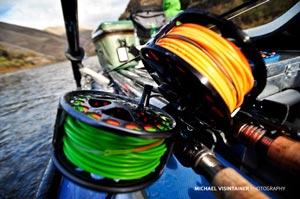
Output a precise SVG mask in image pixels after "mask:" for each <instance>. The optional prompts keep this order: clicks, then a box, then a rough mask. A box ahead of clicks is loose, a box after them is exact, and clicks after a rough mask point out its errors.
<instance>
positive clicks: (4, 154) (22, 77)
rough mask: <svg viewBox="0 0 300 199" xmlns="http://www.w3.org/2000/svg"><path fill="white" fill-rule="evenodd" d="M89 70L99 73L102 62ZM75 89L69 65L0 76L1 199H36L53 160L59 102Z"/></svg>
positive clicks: (91, 61)
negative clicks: (39, 187) (52, 147)
mask: <svg viewBox="0 0 300 199" xmlns="http://www.w3.org/2000/svg"><path fill="white" fill-rule="evenodd" d="M84 64H85V65H89V66H91V65H94V66H96V67H97V59H96V57H92V58H89V59H87V60H86V61H85V63H84ZM75 89H76V85H75V81H74V79H73V74H72V69H71V65H70V63H69V62H62V63H58V64H53V65H47V66H43V67H39V68H34V69H28V70H23V71H18V72H13V73H6V74H0V198H1V199H10V198H18V199H32V198H34V197H35V193H36V191H37V189H38V186H39V183H40V181H41V179H42V175H43V172H44V170H45V168H46V166H47V163H48V160H49V159H50V147H51V140H52V135H53V127H54V123H55V117H56V111H57V107H58V103H59V98H60V97H61V96H63V95H64V94H65V93H66V92H69V91H71V90H75Z"/></svg>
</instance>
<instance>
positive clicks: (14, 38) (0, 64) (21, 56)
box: [0, 22, 94, 72]
mask: <svg viewBox="0 0 300 199" xmlns="http://www.w3.org/2000/svg"><path fill="white" fill-rule="evenodd" d="M58 30H59V31H60V32H57V33H55V34H54V33H53V32H47V31H42V30H37V29H32V28H27V27H22V26H17V25H13V24H8V23H4V22H0V72H6V71H11V70H15V69H18V68H27V67H32V66H37V65H43V64H47V63H52V62H56V61H61V60H64V59H65V55H64V51H65V49H66V46H67V43H66V37H65V32H64V28H63V27H62V28H58V29H57V31H58ZM91 32H92V30H88V29H83V30H82V31H80V34H79V35H80V45H81V46H82V47H83V48H84V49H85V52H86V54H87V55H93V54H94V46H93V44H92V40H91Z"/></svg>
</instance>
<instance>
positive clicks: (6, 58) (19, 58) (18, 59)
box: [0, 45, 36, 71]
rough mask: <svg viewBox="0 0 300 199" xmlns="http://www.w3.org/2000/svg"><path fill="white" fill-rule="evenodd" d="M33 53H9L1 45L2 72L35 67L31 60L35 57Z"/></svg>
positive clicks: (0, 69)
mask: <svg viewBox="0 0 300 199" xmlns="http://www.w3.org/2000/svg"><path fill="white" fill-rule="evenodd" d="M35 56H36V55H35V54H33V53H23V52H20V51H12V50H10V51H8V50H7V49H5V48H4V46H2V45H0V71H2V70H7V69H9V68H11V67H14V68H20V67H22V66H25V65H26V66H27V65H34V63H33V62H32V61H31V59H30V58H32V57H35Z"/></svg>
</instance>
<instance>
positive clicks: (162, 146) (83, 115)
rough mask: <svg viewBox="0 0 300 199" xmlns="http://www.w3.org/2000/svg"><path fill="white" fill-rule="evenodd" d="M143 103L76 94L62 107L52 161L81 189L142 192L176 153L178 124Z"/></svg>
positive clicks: (146, 93) (66, 98)
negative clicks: (175, 138)
mask: <svg viewBox="0 0 300 199" xmlns="http://www.w3.org/2000/svg"><path fill="white" fill-rule="evenodd" d="M151 89H152V87H151V86H145V89H144V92H143V94H142V96H141V99H140V100H136V99H132V98H128V97H125V96H121V95H117V94H112V93H106V92H101V91H73V92H70V93H67V94H65V95H64V96H63V97H62V98H61V100H60V104H59V108H58V113H57V119H56V125H55V130H54V136H53V143H52V144H53V150H52V157H53V160H54V163H55V165H56V167H57V168H58V169H59V171H60V172H61V173H62V174H63V175H64V176H65V177H67V178H68V179H70V180H71V181H73V182H75V183H76V184H79V185H81V186H83V187H86V188H89V189H93V190H97V191H102V192H108V193H122V192H132V191H136V190H140V189H143V188H145V187H147V186H148V185H150V184H151V183H153V182H154V181H155V180H157V179H158V178H159V177H160V175H161V174H162V172H163V170H164V168H165V165H166V162H167V160H168V158H169V155H170V153H171V150H172V145H173V141H172V140H173V139H172V137H173V136H174V134H175V133H174V128H175V121H174V119H173V118H172V117H171V116H170V115H169V114H168V113H166V112H164V111H163V110H161V109H159V108H157V107H155V106H153V105H149V99H150V93H151Z"/></svg>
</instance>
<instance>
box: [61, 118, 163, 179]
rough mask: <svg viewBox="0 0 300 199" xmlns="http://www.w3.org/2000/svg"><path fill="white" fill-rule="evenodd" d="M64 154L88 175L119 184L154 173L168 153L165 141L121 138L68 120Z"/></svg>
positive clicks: (65, 128)
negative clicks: (120, 181) (116, 181)
mask: <svg viewBox="0 0 300 199" xmlns="http://www.w3.org/2000/svg"><path fill="white" fill-rule="evenodd" d="M64 130H65V135H64V137H63V142H64V146H63V151H64V153H65V155H66V157H67V158H68V159H69V161H71V162H72V163H73V164H74V165H76V166H77V167H79V168H81V169H83V170H84V171H86V172H89V173H92V174H96V175H98V176H102V177H105V178H110V179H116V180H134V179H139V178H142V177H144V176H146V175H148V174H149V173H151V172H153V171H154V170H155V168H156V167H157V166H158V165H159V164H160V158H161V157H162V156H163V155H164V153H165V152H166V150H167V147H166V144H165V142H164V139H154V138H152V139H146V138H138V137H132V136H124V135H118V134H115V133H112V132H109V131H107V130H103V129H99V128H96V127H93V126H89V125H88V124H85V123H83V122H81V121H79V120H77V119H74V118H72V117H71V116H67V117H66V119H65V123H64Z"/></svg>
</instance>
